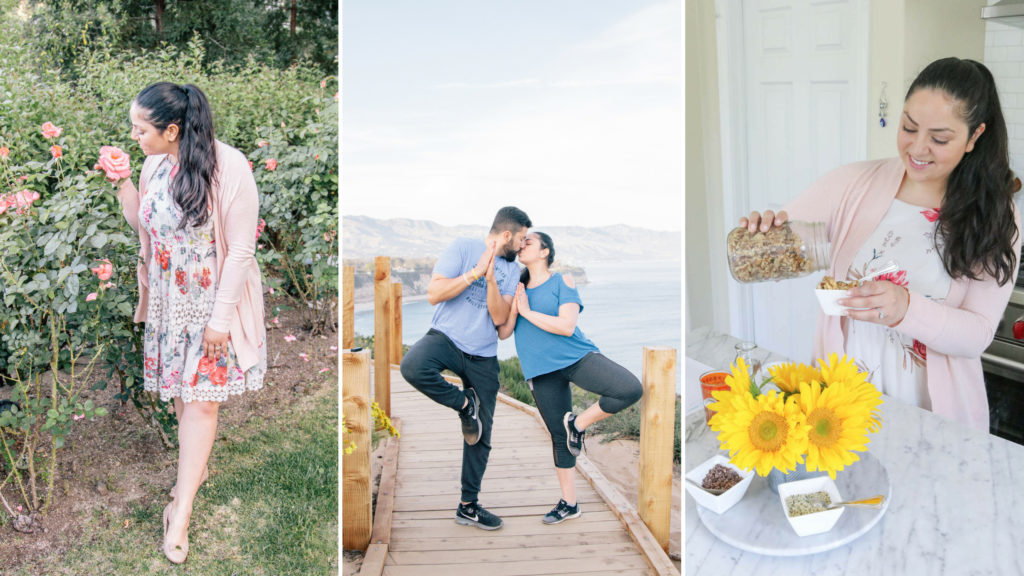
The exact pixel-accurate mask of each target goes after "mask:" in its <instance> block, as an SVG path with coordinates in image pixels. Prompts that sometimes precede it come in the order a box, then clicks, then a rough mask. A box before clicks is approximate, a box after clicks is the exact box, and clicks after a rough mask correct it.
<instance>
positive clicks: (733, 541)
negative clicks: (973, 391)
mask: <svg viewBox="0 0 1024 576" xmlns="http://www.w3.org/2000/svg"><path fill="white" fill-rule="evenodd" d="M836 486H838V487H839V493H840V495H842V497H843V499H846V500H857V499H860V498H870V497H871V496H875V495H877V494H885V504H883V505H882V507H881V508H879V509H871V508H857V507H852V506H851V507H848V508H847V509H846V510H845V511H844V512H843V515H842V517H841V518H840V519H839V521H838V522H837V523H836V525H835V526H834V527H833V528H832V530H830V531H828V532H825V533H823V534H816V535H814V536H803V537H801V536H797V535H796V532H794V531H793V527H792V526H790V525H789V521H788V520H786V514H785V512H783V510H782V503H781V502H780V501H779V495H778V494H776V493H774V492H772V491H771V490H770V489H769V488H768V481H767V480H766V479H765V478H762V477H756V478H754V482H753V484H751V485H750V488H749V489H748V490H747V493H746V494H745V495H744V496H743V499H742V500H740V501H739V503H738V504H736V505H735V506H733V507H732V508H730V509H729V510H727V511H725V513H723V514H721V515H719V514H715V513H714V512H712V511H710V510H708V509H706V508H704V507H703V506H700V505H697V516H698V517H699V518H700V520H701V522H703V523H704V526H706V527H707V529H708V530H709V531H710V532H711V533H712V534H714V535H715V536H716V537H718V538H719V539H720V540H722V541H723V542H725V543H727V544H730V545H732V546H735V547H736V548H739V549H741V550H746V551H749V552H756V553H758V554H765V555H767V556H804V555H807V554H816V553H818V552H824V551H826V550H831V549H833V548H838V547H840V546H843V545H845V544H848V543H850V542H852V541H854V540H856V539H857V538H860V537H861V536H862V535H864V534H865V533H867V532H868V531H869V530H871V528H872V527H873V526H874V525H875V524H877V523H878V521H879V520H881V519H882V516H883V515H884V514H885V511H886V510H888V509H889V502H890V500H892V485H891V484H889V473H888V472H886V470H885V466H884V465H883V464H882V463H881V462H880V461H879V460H878V459H877V458H875V457H873V456H872V455H871V454H870V453H862V454H860V460H859V461H857V462H854V463H853V464H852V465H850V466H847V467H846V468H845V469H844V470H842V471H841V472H838V473H837V474H836Z"/></svg>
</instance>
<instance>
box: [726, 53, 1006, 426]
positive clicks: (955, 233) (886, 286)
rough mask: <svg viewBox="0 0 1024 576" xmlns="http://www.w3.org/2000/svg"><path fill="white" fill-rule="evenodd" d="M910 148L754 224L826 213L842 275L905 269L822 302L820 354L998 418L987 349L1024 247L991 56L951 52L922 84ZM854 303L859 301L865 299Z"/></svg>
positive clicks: (950, 412) (825, 183) (885, 385)
mask: <svg viewBox="0 0 1024 576" xmlns="http://www.w3.org/2000/svg"><path fill="white" fill-rule="evenodd" d="M897 148H898V151H899V158H893V159H888V160H878V161H869V162H859V163H855V164H850V165H847V166H842V167H840V168H838V169H836V170H834V171H832V172H830V173H828V174H826V175H825V176H824V177H822V178H821V179H820V180H818V181H817V182H815V183H814V184H812V185H811V187H810V188H809V189H808V190H807V191H805V192H804V193H803V194H801V195H800V196H799V197H798V198H796V199H795V200H793V201H792V202H791V203H790V204H789V205H787V206H786V208H785V210H783V211H780V212H779V213H778V214H773V213H772V212H771V211H765V213H764V216H763V218H762V216H761V214H759V213H757V212H752V213H751V214H750V217H749V218H741V219H740V226H746V227H747V228H748V229H749V230H750V231H751V232H752V233H753V232H756V231H757V229H758V227H760V229H761V230H762V231H767V230H768V227H769V225H770V223H772V222H774V224H775V225H781V224H782V223H783V222H785V221H786V219H787V218H790V217H791V218H794V219H797V220H806V221H821V222H825V223H826V227H827V230H828V236H829V239H830V241H831V260H832V269H831V270H830V271H829V272H828V273H829V274H831V275H833V276H835V277H836V278H839V279H842V278H851V279H857V278H860V277H862V276H864V275H865V274H867V273H869V272H871V271H872V270H877V269H878V268H881V267H882V266H883V265H884V264H885V263H886V262H887V261H889V260H895V261H897V262H899V263H900V269H899V270H897V271H895V272H892V273H889V274H884V275H882V276H879V277H878V278H877V279H875V280H874V281H868V282H865V283H863V284H862V285H861V286H859V287H856V288H852V289H850V291H849V297H848V298H845V299H842V300H839V304H841V305H844V306H849V307H850V309H849V310H846V311H845V312H844V315H843V316H825V315H824V314H822V313H820V312H819V315H818V325H817V332H816V334H815V351H814V352H815V355H816V356H818V357H822V356H823V355H825V354H828V353H832V352H836V353H838V354H840V355H842V354H847V355H849V356H851V357H853V358H855V359H856V360H857V362H858V364H859V365H861V367H862V368H863V369H866V370H868V371H869V372H871V373H872V380H871V381H872V382H873V383H874V384H876V385H877V386H879V389H880V390H882V392H884V393H886V394H888V395H890V396H893V397H896V398H898V399H900V400H903V401H905V402H908V403H910V404H914V405H916V406H920V407H922V408H925V409H929V410H932V411H933V412H936V413H938V414H941V415H943V416H946V417H948V418H951V419H953V420H957V421H960V422H963V423H965V424H967V425H969V426H972V427H974V428H977V429H979V430H984V431H986V432H988V430H989V411H988V399H987V397H986V393H985V381H984V379H983V375H982V367H981V353H982V351H984V350H985V348H987V347H988V345H989V344H990V343H991V342H992V339H993V337H994V335H995V330H996V328H997V326H998V324H999V319H1000V316H1001V315H1002V313H1003V310H1004V309H1005V307H1006V303H1007V301H1008V300H1009V298H1010V293H1011V291H1012V290H1013V284H1014V278H1015V277H1016V274H1017V265H1018V258H1019V256H1020V250H1021V233H1020V216H1019V215H1018V214H1017V213H1016V210H1015V208H1014V204H1013V194H1014V187H1013V183H1014V176H1013V172H1012V171H1011V170H1010V167H1009V147H1008V142H1007V132H1006V123H1005V121H1004V120H1003V113H1002V110H1001V108H1000V105H999V97H998V95H997V93H996V86H995V81H994V80H993V78H992V74H991V73H990V72H989V71H988V69H987V68H985V66H984V65H982V64H980V63H978V62H975V61H973V60H960V59H958V58H945V59H942V60H937V61H935V62H933V63H931V64H930V65H928V66H927V67H926V68H925V69H924V70H923V71H922V72H921V74H920V75H919V76H918V77H917V78H916V79H915V80H914V82H913V84H911V86H910V89H909V90H908V91H907V96H906V99H905V101H904V107H903V113H902V115H901V117H900V124H899V136H898V139H897ZM855 308H860V310H856V309H855Z"/></svg>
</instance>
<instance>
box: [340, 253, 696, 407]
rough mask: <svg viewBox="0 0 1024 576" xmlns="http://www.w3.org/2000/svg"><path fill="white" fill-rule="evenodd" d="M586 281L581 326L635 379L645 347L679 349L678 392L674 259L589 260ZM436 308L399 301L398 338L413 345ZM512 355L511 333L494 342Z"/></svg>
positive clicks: (368, 309) (368, 324)
mask: <svg viewBox="0 0 1024 576" xmlns="http://www.w3.org/2000/svg"><path fill="white" fill-rule="evenodd" d="M584 268H585V269H586V272H587V281H588V283H587V284H585V285H581V286H580V287H579V293H580V299H581V300H583V313H582V314H580V318H579V324H578V325H579V328H580V330H582V331H583V334H585V335H586V336H587V337H588V338H590V340H591V341H593V342H594V344H596V345H597V347H598V348H600V349H601V353H603V354H604V355H605V356H607V357H608V358H610V359H612V360H613V361H615V362H618V363H619V364H621V365H622V366H624V367H626V369H628V370H629V371H630V372H632V373H633V374H635V375H636V376H637V378H640V377H641V374H642V371H643V347H644V346H668V347H671V348H675V349H676V350H677V351H678V353H679V357H678V367H677V370H676V388H677V390H678V391H679V393H682V384H681V383H682V371H683V356H684V354H683V352H684V351H683V349H682V338H681V327H682V308H681V306H682V284H681V279H682V270H681V266H680V263H679V262H678V261H647V262H618V263H609V262H602V263H592V264H587V265H585V266H584ZM433 315H434V308H433V306H431V305H430V303H429V302H427V301H426V300H421V301H416V302H406V303H403V305H402V342H403V343H404V344H407V345H409V346H412V345H413V344H415V343H416V341H417V340H419V339H420V337H422V336H423V335H424V334H425V333H426V332H427V329H428V328H430V319H431V318H432V317H433ZM355 332H356V334H363V335H371V334H373V308H372V305H371V304H363V305H357V306H356V312H355ZM515 355H516V347H515V337H511V338H509V339H508V340H502V341H500V342H499V343H498V358H502V359H504V358H509V357H512V356H515Z"/></svg>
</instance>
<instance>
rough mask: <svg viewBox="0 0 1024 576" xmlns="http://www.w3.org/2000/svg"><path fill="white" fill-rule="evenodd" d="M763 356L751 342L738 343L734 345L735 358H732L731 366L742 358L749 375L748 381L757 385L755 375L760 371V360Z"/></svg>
mask: <svg viewBox="0 0 1024 576" xmlns="http://www.w3.org/2000/svg"><path fill="white" fill-rule="evenodd" d="M763 356H766V355H764V354H763V353H762V352H761V349H760V348H758V347H757V344H754V343H753V342H740V343H739V344H737V345H736V357H735V358H733V364H734V365H735V364H737V361H738V360H739V359H740V358H743V362H744V363H745V364H746V365H747V373H748V374H750V381H751V382H753V383H755V384H759V382H758V381H757V374H758V373H759V372H760V371H761V359H762V357H763Z"/></svg>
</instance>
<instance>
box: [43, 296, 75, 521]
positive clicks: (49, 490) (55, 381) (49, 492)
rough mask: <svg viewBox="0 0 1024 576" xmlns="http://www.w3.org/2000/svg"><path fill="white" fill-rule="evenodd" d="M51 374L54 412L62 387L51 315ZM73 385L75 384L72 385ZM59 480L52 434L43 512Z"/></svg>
mask: <svg viewBox="0 0 1024 576" xmlns="http://www.w3.org/2000/svg"><path fill="white" fill-rule="evenodd" d="M50 351H51V354H52V355H51V357H50V374H51V375H52V376H53V384H52V385H51V389H50V407H51V408H53V410H57V396H58V394H59V392H58V389H57V387H58V386H59V385H60V381H59V379H58V372H57V369H58V367H59V366H58V364H59V360H60V339H59V338H57V321H56V319H55V318H54V316H53V315H52V314H51V315H50ZM72 385H73V383H72ZM56 478H57V442H56V441H54V439H53V432H50V479H49V481H48V482H47V486H46V498H45V500H44V504H43V511H44V512H45V511H46V510H47V509H48V508H49V507H50V502H52V501H53V498H51V497H52V496H53V483H54V480H56Z"/></svg>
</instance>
